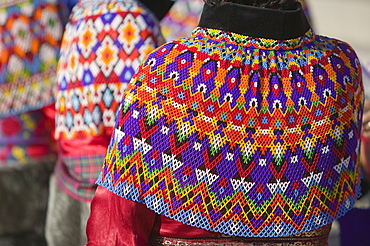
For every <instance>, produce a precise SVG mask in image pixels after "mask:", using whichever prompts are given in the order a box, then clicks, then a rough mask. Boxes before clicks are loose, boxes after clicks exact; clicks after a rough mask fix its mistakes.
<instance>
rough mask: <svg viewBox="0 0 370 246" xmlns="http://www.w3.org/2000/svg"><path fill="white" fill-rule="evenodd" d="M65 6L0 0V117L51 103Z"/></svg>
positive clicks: (38, 0) (39, 0)
mask: <svg viewBox="0 0 370 246" xmlns="http://www.w3.org/2000/svg"><path fill="white" fill-rule="evenodd" d="M65 11H66V8H64V7H63V6H61V5H60V4H59V3H58V1H56V0H50V1H45V0H34V1H26V0H15V1H8V0H0V17H1V18H0V36H1V40H0V54H1V57H0V94H1V96H0V117H1V118H3V117H7V116H11V115H17V114H20V113H25V112H28V111H30V110H36V109H40V108H42V107H44V106H47V105H50V104H52V103H54V100H55V98H54V94H53V92H54V88H55V80H56V78H55V73H56V67H57V62H58V58H59V46H60V42H61V40H62V34H63V25H64V22H65V21H66V12H65Z"/></svg>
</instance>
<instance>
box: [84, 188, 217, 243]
mask: <svg viewBox="0 0 370 246" xmlns="http://www.w3.org/2000/svg"><path fill="white" fill-rule="evenodd" d="M86 233H87V237H88V244H87V245H88V246H97V245H110V246H133V245H140V246H149V242H148V241H149V237H150V235H159V236H162V237H179V236H181V238H199V237H209V236H213V235H218V233H215V232H209V231H206V230H203V229H199V228H194V227H191V226H189V225H185V224H182V223H181V222H178V221H175V220H172V219H169V218H167V217H165V216H162V215H157V214H155V213H154V212H153V211H152V210H150V209H148V208H147V207H146V206H145V205H143V204H141V203H137V202H133V201H130V200H127V199H124V198H122V197H119V196H117V195H115V194H114V193H112V192H110V191H108V190H107V189H106V188H104V187H101V186H98V189H97V191H96V193H95V196H94V198H93V200H92V202H91V214H90V218H89V220H88V222H87V228H86Z"/></svg>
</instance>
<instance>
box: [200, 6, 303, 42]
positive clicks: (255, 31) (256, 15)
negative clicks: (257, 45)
mask: <svg viewBox="0 0 370 246" xmlns="http://www.w3.org/2000/svg"><path fill="white" fill-rule="evenodd" d="M198 26H200V27H206V28H211V29H219V30H223V31H228V32H233V33H238V34H242V35H245V36H251V37H254V38H270V39H277V40H286V39H292V38H297V37H300V36H303V35H304V34H305V33H306V32H307V31H308V30H309V29H310V24H309V23H308V20H307V18H306V16H305V14H304V12H303V10H302V6H301V4H300V3H298V2H297V3H295V4H294V6H293V9H292V10H278V9H269V8H260V7H253V6H248V5H242V4H236V3H229V2H223V3H219V4H216V5H215V6H209V5H207V4H205V5H204V9H203V12H202V16H201V19H200V22H199V25H198Z"/></svg>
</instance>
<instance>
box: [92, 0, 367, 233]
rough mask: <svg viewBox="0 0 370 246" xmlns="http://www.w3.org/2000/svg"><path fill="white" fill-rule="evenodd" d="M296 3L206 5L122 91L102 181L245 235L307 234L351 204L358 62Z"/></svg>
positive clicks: (183, 217)
mask: <svg viewBox="0 0 370 246" xmlns="http://www.w3.org/2000/svg"><path fill="white" fill-rule="evenodd" d="M298 5H299V4H298ZM298 5H297V10H292V11H278V10H268V9H260V8H253V7H249V6H241V5H237V4H231V3H223V4H220V5H217V6H216V7H207V6H206V7H205V9H204V11H203V14H202V17H201V21H200V24H199V27H198V28H197V29H196V30H195V31H194V32H193V36H192V37H189V38H184V39H181V40H177V41H173V42H169V43H167V44H165V45H163V46H161V47H160V48H158V49H156V50H155V51H153V52H152V53H151V54H150V55H149V57H148V58H147V60H146V61H145V62H144V63H143V64H142V66H141V67H140V69H139V70H138V72H137V73H136V75H135V76H134V78H133V79H132V81H131V82H130V84H129V87H128V90H127V91H126V92H125V94H124V99H123V102H122V104H121V108H120V110H119V116H118V119H117V125H116V128H115V131H114V134H113V137H112V139H111V143H110V146H109V150H108V153H107V157H106V161H105V165H104V166H103V170H102V173H101V176H100V178H99V179H98V184H100V185H102V186H104V187H107V188H108V189H109V190H111V191H112V192H114V193H115V194H117V195H119V196H122V197H124V198H127V199H130V200H133V201H137V202H141V203H144V204H145V205H146V206H147V207H148V208H150V209H152V210H154V211H155V212H157V213H159V214H162V215H165V216H167V217H170V218H173V219H175V220H177V221H180V222H182V223H185V224H188V225H191V226H194V227H200V228H204V229H207V230H211V231H216V232H221V233H224V234H229V235H236V236H244V237H279V236H285V235H292V234H297V233H300V232H305V231H311V230H313V229H316V228H319V227H322V226H324V225H327V224H329V223H331V222H332V221H333V220H335V219H336V218H338V217H340V216H342V215H344V214H345V213H346V212H347V211H348V210H349V209H351V208H352V206H353V204H354V202H355V200H356V196H357V195H358V193H359V182H360V173H359V159H358V150H359V146H360V141H359V139H360V130H361V129H360V128H361V127H360V125H361V124H360V122H361V115H362V100H363V93H362V82H361V71H360V66H359V62H358V59H357V57H356V54H355V52H354V51H353V50H352V48H351V47H350V46H349V45H348V44H346V43H344V42H341V41H338V40H335V39H331V38H327V37H323V36H319V35H315V34H314V33H313V32H312V31H311V30H310V27H309V25H308V24H307V20H306V19H305V17H304V15H303V12H302V10H301V8H300V7H299V6H298ZM252 12H253V13H254V14H253V15H252V14H251V13H252ZM236 17H237V18H236ZM230 23H231V25H229V24H230ZM250 23H253V25H251V24H250ZM261 26H263V27H264V28H262V29H261V28H260V27H261ZM212 27H213V28H212ZM215 28H218V29H215ZM243 30H247V31H246V32H244V31H243ZM231 31H233V32H231ZM248 33H250V35H248ZM292 36H293V37H292ZM294 36H295V37H296V38H294Z"/></svg>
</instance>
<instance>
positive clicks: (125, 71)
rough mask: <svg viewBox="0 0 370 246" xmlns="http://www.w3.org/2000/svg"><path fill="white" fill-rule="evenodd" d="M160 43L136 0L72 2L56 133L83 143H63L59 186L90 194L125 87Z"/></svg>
mask: <svg viewBox="0 0 370 246" xmlns="http://www.w3.org/2000/svg"><path fill="white" fill-rule="evenodd" d="M162 43H163V37H162V35H161V32H160V30H159V25H158V23H157V21H156V19H155V17H154V15H153V14H151V12H150V11H148V9H146V8H145V7H144V6H143V5H142V4H141V3H140V2H139V1H136V0H114V1H111V0H99V1H90V0H83V1H80V2H79V3H78V4H77V5H76V6H75V7H74V9H73V12H72V14H71V17H70V21H69V22H68V24H67V26H66V30H65V34H64V37H63V42H62V46H61V51H60V53H61V57H60V60H59V67H58V78H57V85H58V87H57V101H56V123H57V126H56V138H57V140H58V141H62V140H65V141H64V143H67V144H68V143H69V144H72V145H73V144H74V145H75V146H78V144H83V145H84V147H85V148H84V149H81V148H78V147H77V148H75V149H72V150H69V151H66V150H65V149H64V145H63V144H61V147H60V153H59V157H60V162H58V164H57V166H56V168H55V173H56V180H57V182H58V184H59V186H60V187H62V188H63V189H64V191H66V192H67V193H68V194H69V195H71V196H72V197H74V198H76V199H78V200H81V201H90V200H91V199H92V197H93V196H94V192H95V188H96V185H95V181H96V179H97V177H98V175H99V172H100V166H101V164H102V163H103V161H104V157H105V153H106V148H107V147H108V143H109V136H110V135H111V133H112V131H113V128H114V124H115V121H116V113H117V109H118V107H119V105H120V102H121V100H122V95H123V92H124V90H125V89H126V87H127V84H128V82H129V81H130V79H131V78H132V76H133V75H134V73H135V70H136V69H137V68H138V67H139V65H140V63H141V62H142V61H143V60H144V58H145V57H146V56H147V55H148V54H149V52H151V51H152V50H153V49H155V48H156V47H158V46H159V45H160V44H162ZM80 140H81V141H83V142H81V141H80ZM76 141H80V142H78V143H77V144H76ZM66 152H68V153H66Z"/></svg>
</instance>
